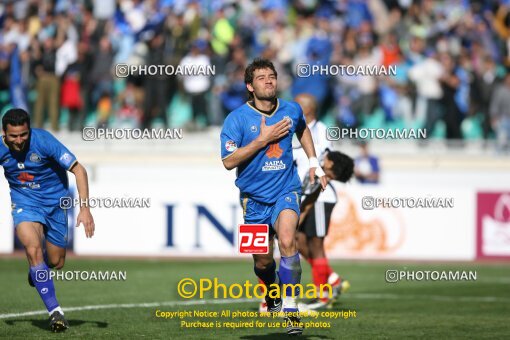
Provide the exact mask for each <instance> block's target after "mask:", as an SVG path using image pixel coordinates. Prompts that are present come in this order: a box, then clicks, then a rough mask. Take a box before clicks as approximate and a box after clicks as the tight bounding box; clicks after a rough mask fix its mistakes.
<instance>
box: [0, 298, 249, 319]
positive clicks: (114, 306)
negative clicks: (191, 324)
mask: <svg viewBox="0 0 510 340" xmlns="http://www.w3.org/2000/svg"><path fill="white" fill-rule="evenodd" d="M254 301H256V300H253V299H221V300H192V301H167V302H148V303H124V304H111V305H91V306H81V307H67V308H66V307H64V308H62V309H63V310H64V313H67V312H76V311H82V310H98V309H124V308H147V307H160V306H195V305H206V304H216V305H222V304H228V303H244V302H254ZM39 314H48V311H46V310H37V311H31V312H23V313H11V314H0V319H8V318H17V317H21V316H30V315H39Z"/></svg>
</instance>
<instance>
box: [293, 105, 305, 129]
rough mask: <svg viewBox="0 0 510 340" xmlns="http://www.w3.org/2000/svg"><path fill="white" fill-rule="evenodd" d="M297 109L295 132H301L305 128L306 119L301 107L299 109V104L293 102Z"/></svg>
mask: <svg viewBox="0 0 510 340" xmlns="http://www.w3.org/2000/svg"><path fill="white" fill-rule="evenodd" d="M294 104H295V106H296V109H297V120H298V123H297V125H296V133H301V132H303V130H304V129H305V128H306V119H305V115H304V114H303V109H301V105H299V104H298V103H294Z"/></svg>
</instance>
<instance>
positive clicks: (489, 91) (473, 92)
mask: <svg viewBox="0 0 510 340" xmlns="http://www.w3.org/2000/svg"><path fill="white" fill-rule="evenodd" d="M498 82H499V78H498V74H497V70H496V63H495V62H494V60H493V59H492V58H491V57H490V56H488V55H486V56H485V57H484V58H483V62H482V64H481V67H480V72H475V73H474V79H473V81H472V82H471V88H470V99H471V104H472V108H471V109H472V112H473V113H475V114H476V113H479V114H481V115H482V118H483V123H482V128H483V138H484V139H485V140H487V139H488V138H489V136H490V135H491V134H492V133H493V132H494V131H493V130H492V126H491V116H490V114H489V106H490V102H491V98H492V96H493V94H494V90H495V88H496V86H497V84H498Z"/></svg>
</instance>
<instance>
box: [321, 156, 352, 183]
mask: <svg viewBox="0 0 510 340" xmlns="http://www.w3.org/2000/svg"><path fill="white" fill-rule="evenodd" d="M326 157H328V159H329V160H330V161H332V162H333V174H334V175H335V178H334V179H335V180H337V181H340V182H342V183H346V182H347V181H349V179H351V177H352V175H353V174H354V161H353V160H352V158H351V157H349V156H347V155H346V154H343V153H341V152H340V151H330V152H328V153H327V155H326Z"/></svg>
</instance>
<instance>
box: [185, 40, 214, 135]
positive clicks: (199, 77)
mask: <svg viewBox="0 0 510 340" xmlns="http://www.w3.org/2000/svg"><path fill="white" fill-rule="evenodd" d="M206 49H207V42H206V41H203V40H196V41H195V42H193V44H192V46H191V51H190V53H188V54H187V55H186V56H185V57H184V58H182V60H181V62H180V64H179V66H181V67H182V69H185V68H186V66H188V67H189V66H194V67H197V69H200V68H202V69H203V68H207V67H209V66H211V60H210V58H209V56H208V55H207V54H206V53H205V50H206ZM182 85H183V87H184V91H185V92H186V94H187V95H189V96H190V98H191V108H192V111H193V123H194V124H196V119H197V117H199V116H201V115H202V116H203V117H204V118H205V120H206V124H208V123H209V119H208V114H207V100H206V95H207V92H208V91H209V88H210V87H211V79H210V77H209V76H208V75H206V74H196V75H184V76H182ZM192 125H193V124H192Z"/></svg>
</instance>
